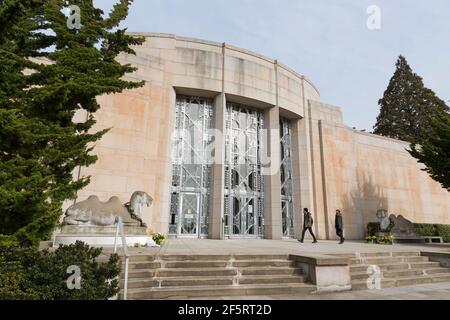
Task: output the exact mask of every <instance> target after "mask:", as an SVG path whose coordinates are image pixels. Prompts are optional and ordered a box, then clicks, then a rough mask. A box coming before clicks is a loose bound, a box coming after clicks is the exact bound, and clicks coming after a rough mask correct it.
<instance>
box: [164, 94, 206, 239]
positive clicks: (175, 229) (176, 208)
mask: <svg viewBox="0 0 450 320" xmlns="http://www.w3.org/2000/svg"><path fill="white" fill-rule="evenodd" d="M212 114H213V110H212V100H210V99H204V98H198V97H177V105H176V128H175V133H174V138H173V142H174V146H173V156H172V198H171V209H170V222H169V235H175V236H183V237H207V236H208V207H209V194H210V178H211V177H210V176H211V174H210V173H211V164H212V159H211V156H210V155H209V154H208V150H209V146H210V144H211V143H212V142H213V139H212V136H211V135H210V132H209V129H210V128H211V123H212Z"/></svg>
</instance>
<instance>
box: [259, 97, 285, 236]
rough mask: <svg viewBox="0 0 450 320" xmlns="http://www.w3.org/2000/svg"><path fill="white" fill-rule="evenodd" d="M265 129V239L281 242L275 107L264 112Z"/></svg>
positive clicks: (278, 120) (278, 113) (277, 111)
mask: <svg viewBox="0 0 450 320" xmlns="http://www.w3.org/2000/svg"><path fill="white" fill-rule="evenodd" d="M264 129H266V134H267V138H266V139H263V143H266V147H265V148H263V149H266V152H265V154H266V155H267V157H268V162H267V163H266V164H265V165H264V171H265V172H263V174H264V173H267V175H265V177H264V179H265V180H264V182H265V189H264V230H265V231H264V233H265V234H264V237H265V238H266V239H272V240H281V239H282V236H283V227H282V218H281V180H280V157H281V155H280V152H281V151H280V109H279V107H277V106H275V107H272V108H269V109H267V110H265V111H264Z"/></svg>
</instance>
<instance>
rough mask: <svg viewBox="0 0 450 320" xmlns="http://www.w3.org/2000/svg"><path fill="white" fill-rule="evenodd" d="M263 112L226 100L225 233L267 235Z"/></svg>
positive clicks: (257, 236) (228, 235) (229, 235)
mask: <svg viewBox="0 0 450 320" xmlns="http://www.w3.org/2000/svg"><path fill="white" fill-rule="evenodd" d="M262 125H263V117H262V113H261V112H259V111H257V110H253V109H251V108H248V107H245V106H242V105H239V104H234V103H227V113H226V133H225V208H224V217H225V230H224V231H225V236H226V237H251V238H262V237H263V236H264V230H263V228H264V219H263V203H264V198H263V197H264V191H263V189H264V179H263V176H262V175H261V148H260V143H261V130H262Z"/></svg>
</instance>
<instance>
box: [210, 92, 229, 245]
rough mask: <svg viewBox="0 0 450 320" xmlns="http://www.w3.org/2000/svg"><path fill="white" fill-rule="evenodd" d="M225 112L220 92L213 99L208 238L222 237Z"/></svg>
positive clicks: (223, 100) (224, 99) (224, 102)
mask: <svg viewBox="0 0 450 320" xmlns="http://www.w3.org/2000/svg"><path fill="white" fill-rule="evenodd" d="M225 112H226V98H225V94H224V93H220V94H219V95H218V96H217V97H216V99H215V101H214V129H215V133H216V134H215V140H214V154H213V156H214V163H213V165H212V177H211V195H210V204H209V226H208V233H209V235H208V236H209V238H210V239H223V238H224V234H223V230H224V225H223V221H222V218H223V211H224V186H225V182H224V181H225V168H224V162H225V124H226V123H225V121H226V117H225Z"/></svg>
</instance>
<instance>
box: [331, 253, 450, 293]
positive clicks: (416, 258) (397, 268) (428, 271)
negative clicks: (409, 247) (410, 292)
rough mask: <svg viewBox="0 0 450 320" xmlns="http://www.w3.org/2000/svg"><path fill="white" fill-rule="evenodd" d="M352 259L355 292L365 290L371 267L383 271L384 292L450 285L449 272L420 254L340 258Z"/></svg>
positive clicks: (381, 283) (368, 254) (357, 254)
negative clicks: (431, 285) (417, 286)
mask: <svg viewBox="0 0 450 320" xmlns="http://www.w3.org/2000/svg"><path fill="white" fill-rule="evenodd" d="M339 256H345V257H348V258H350V275H351V281H352V289H353V290H365V289H368V287H367V279H368V278H369V276H371V275H369V274H368V272H367V270H368V267H369V266H371V265H376V266H378V267H379V268H380V271H381V279H380V285H381V288H387V287H398V286H407V285H415V284H423V283H432V282H445V281H450V268H442V267H441V266H440V263H439V262H432V261H430V260H429V259H428V257H423V256H420V253H419V252H376V253H356V254H347V255H339Z"/></svg>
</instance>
